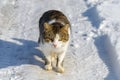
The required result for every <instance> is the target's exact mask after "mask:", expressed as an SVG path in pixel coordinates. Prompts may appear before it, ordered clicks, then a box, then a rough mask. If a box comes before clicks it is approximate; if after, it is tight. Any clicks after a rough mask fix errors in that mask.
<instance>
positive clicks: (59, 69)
mask: <svg viewBox="0 0 120 80" xmlns="http://www.w3.org/2000/svg"><path fill="white" fill-rule="evenodd" d="M64 71H65V70H64V68H63V67H58V68H57V72H59V73H64Z"/></svg>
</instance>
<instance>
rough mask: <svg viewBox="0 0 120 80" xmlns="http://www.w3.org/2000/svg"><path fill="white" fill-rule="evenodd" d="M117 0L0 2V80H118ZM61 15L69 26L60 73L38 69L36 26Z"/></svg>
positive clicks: (119, 20) (40, 62)
mask: <svg viewBox="0 0 120 80" xmlns="http://www.w3.org/2000/svg"><path fill="white" fill-rule="evenodd" d="M119 8H120V1H119V0H59V1H55V0H51V1H48V0H29V1H28V0H26V1H25V0H0V80H120V76H119V74H120V54H119V52H120V37H119V36H120V27H119V26H120V16H119V14H120V11H119ZM51 9H57V10H60V11H62V12H63V13H64V14H65V15H66V16H67V17H68V19H69V20H70V22H71V25H72V26H71V27H72V36H71V43H70V46H69V49H68V52H67V55H66V57H65V62H64V67H65V73H63V74H60V73H57V72H55V71H54V70H53V71H45V70H44V68H43V67H44V61H43V57H44V56H43V54H42V53H41V52H40V51H39V50H38V43H37V40H38V36H39V32H38V21H39V18H40V16H41V15H42V14H43V13H44V12H45V11H47V10H51Z"/></svg>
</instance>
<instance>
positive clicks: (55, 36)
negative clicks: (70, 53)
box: [43, 23, 70, 48]
mask: <svg viewBox="0 0 120 80" xmlns="http://www.w3.org/2000/svg"><path fill="white" fill-rule="evenodd" d="M44 30H45V31H44V37H43V40H44V42H45V43H48V44H50V45H51V46H53V47H55V48H60V47H64V46H65V45H66V43H67V42H68V41H69V36H70V27H69V24H66V25H62V24H60V23H53V24H48V23H44Z"/></svg>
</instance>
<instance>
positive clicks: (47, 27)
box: [44, 22, 50, 30]
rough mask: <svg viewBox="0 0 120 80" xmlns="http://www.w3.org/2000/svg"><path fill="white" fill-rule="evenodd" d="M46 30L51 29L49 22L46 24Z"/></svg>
mask: <svg viewBox="0 0 120 80" xmlns="http://www.w3.org/2000/svg"><path fill="white" fill-rule="evenodd" d="M44 28H45V30H48V29H49V28H50V24H48V23H47V22H45V23H44Z"/></svg>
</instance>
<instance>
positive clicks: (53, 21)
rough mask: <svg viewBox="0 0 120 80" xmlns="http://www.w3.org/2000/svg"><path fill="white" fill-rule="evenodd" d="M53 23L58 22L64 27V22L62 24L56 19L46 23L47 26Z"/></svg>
mask: <svg viewBox="0 0 120 80" xmlns="http://www.w3.org/2000/svg"><path fill="white" fill-rule="evenodd" d="M55 22H59V23H61V24H63V25H65V23H64V22H62V21H58V20H56V19H53V20H50V21H49V22H48V23H49V24H52V23H55Z"/></svg>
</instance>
